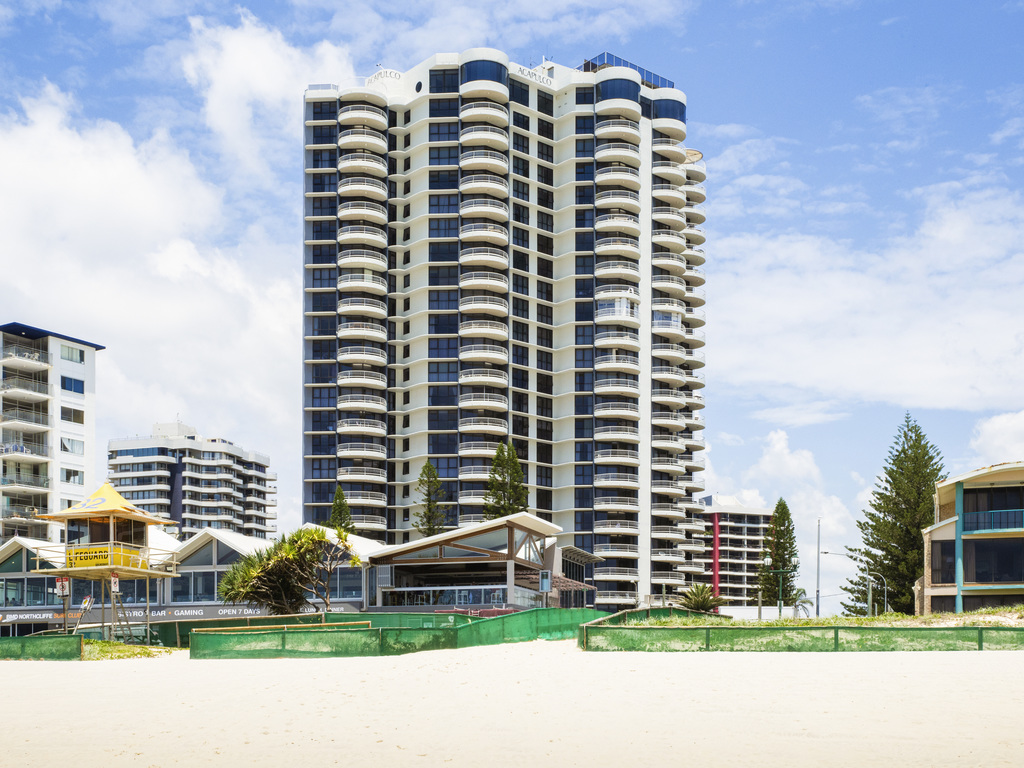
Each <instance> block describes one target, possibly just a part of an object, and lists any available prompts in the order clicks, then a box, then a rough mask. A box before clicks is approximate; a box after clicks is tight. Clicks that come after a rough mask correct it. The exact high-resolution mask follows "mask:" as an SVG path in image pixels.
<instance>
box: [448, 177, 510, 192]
mask: <svg viewBox="0 0 1024 768" xmlns="http://www.w3.org/2000/svg"><path fill="white" fill-rule="evenodd" d="M483 182H487V183H490V184H497V185H498V186H500V187H502V188H503V189H508V180H507V179H503V178H502V177H501V176H494V175H491V174H487V173H474V174H473V175H472V176H463V177H462V179H460V180H459V187H462V185H463V184H477V183H483Z"/></svg>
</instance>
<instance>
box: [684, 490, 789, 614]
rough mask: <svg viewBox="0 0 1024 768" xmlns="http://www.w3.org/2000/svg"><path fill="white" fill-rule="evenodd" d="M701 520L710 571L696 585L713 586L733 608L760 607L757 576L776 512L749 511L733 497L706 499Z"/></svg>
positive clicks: (707, 497) (764, 509) (752, 508)
mask: <svg viewBox="0 0 1024 768" xmlns="http://www.w3.org/2000/svg"><path fill="white" fill-rule="evenodd" d="M703 501H704V511H703V513H702V514H700V515H698V516H697V517H698V519H699V520H701V521H702V522H703V524H704V525H705V537H706V538H705V541H706V542H707V545H708V550H709V552H710V558H709V559H710V566H711V567H710V569H709V571H708V572H707V573H705V574H703V575H701V576H697V577H696V578H695V579H694V581H697V582H700V583H703V584H710V585H711V586H712V587H714V589H715V591H716V592H717V593H718V594H719V595H721V596H722V597H724V598H726V599H727V600H728V601H729V603H728V605H730V606H737V605H747V606H752V605H757V572H758V569H759V568H760V567H761V560H762V558H763V557H764V540H765V536H767V535H768V527H769V526H770V525H771V521H772V514H773V513H774V510H772V509H766V508H762V507H747V506H744V505H743V504H741V503H740V502H739V500H738V499H737V498H735V497H734V496H724V495H719V494H713V495H710V496H705V497H704V499H703Z"/></svg>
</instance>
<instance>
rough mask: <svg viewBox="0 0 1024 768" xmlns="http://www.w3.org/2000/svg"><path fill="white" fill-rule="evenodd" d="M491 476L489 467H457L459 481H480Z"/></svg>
mask: <svg viewBox="0 0 1024 768" xmlns="http://www.w3.org/2000/svg"><path fill="white" fill-rule="evenodd" d="M490 476H491V468H490V467H477V466H466V467H459V480H467V481H470V482H472V481H482V480H486V479H487V478H489V477H490Z"/></svg>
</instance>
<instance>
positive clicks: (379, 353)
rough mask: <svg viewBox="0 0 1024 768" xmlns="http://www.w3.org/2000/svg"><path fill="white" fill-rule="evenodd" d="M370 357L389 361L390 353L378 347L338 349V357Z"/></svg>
mask: <svg viewBox="0 0 1024 768" xmlns="http://www.w3.org/2000/svg"><path fill="white" fill-rule="evenodd" d="M345 354H349V355H369V356H371V357H379V358H383V359H385V360H387V357H388V353H387V352H385V351H384V350H383V349H378V348H377V347H340V348H339V349H338V357H339V358H340V357H341V356H342V355H345Z"/></svg>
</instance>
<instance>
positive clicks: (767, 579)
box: [757, 498, 797, 605]
mask: <svg viewBox="0 0 1024 768" xmlns="http://www.w3.org/2000/svg"><path fill="white" fill-rule="evenodd" d="M766 555H767V556H770V557H771V559H772V564H771V566H770V567H769V568H765V567H764V565H763V562H764V558H765V556H766ZM796 557H797V549H796V532H795V531H794V529H793V516H792V515H791V514H790V512H789V505H788V504H786V500H785V499H781V498H780V499H779V500H778V501H777V502H776V503H775V512H774V513H772V521H771V523H770V524H769V526H768V532H767V533H766V534H765V538H764V551H763V552H762V553H761V561H762V564H761V566H760V570H759V571H758V575H757V585H758V588H759V589H760V590H761V599H762V600H763V601H764V602H765V603H766V604H768V605H771V604H772V603H777V602H778V601H779V585H780V581H779V577H780V576H781V577H782V580H781V585H782V602H783V603H792V602H793V597H794V594H795V591H796V572H794V573H783V574H779V573H768V571H769V570H773V571H778V570H786V569H789V568H792V567H793V564H794V562H793V561H794V560H796Z"/></svg>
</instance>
